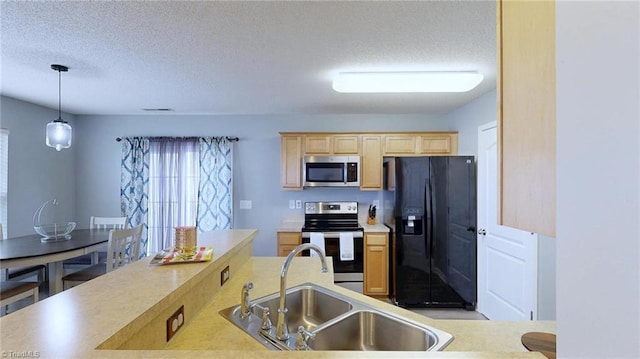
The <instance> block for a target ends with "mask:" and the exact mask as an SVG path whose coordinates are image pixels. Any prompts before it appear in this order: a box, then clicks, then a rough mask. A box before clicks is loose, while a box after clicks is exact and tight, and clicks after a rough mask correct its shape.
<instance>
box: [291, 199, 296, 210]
mask: <svg viewBox="0 0 640 359" xmlns="http://www.w3.org/2000/svg"><path fill="white" fill-rule="evenodd" d="M295 208H296V201H294V200H292V199H290V200H289V209H295Z"/></svg>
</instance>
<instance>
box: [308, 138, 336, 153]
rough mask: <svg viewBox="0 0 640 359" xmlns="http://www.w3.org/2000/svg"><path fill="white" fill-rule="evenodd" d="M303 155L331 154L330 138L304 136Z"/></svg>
mask: <svg viewBox="0 0 640 359" xmlns="http://www.w3.org/2000/svg"><path fill="white" fill-rule="evenodd" d="M304 153H305V154H306V155H329V154H331V136H328V135H306V136H305V137H304Z"/></svg>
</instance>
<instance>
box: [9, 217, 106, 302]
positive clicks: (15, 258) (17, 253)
mask: <svg viewBox="0 0 640 359" xmlns="http://www.w3.org/2000/svg"><path fill="white" fill-rule="evenodd" d="M109 232H110V230H108V229H76V230H74V231H72V232H71V233H70V237H69V238H60V239H56V240H55V241H43V237H42V236H41V235H39V234H32V235H26V236H20V237H13V238H7V239H6V240H2V241H0V269H4V268H13V267H22V266H33V265H40V264H44V265H46V266H47V269H48V277H49V278H48V280H49V295H54V294H56V293H59V292H61V291H62V277H63V275H64V273H63V271H64V268H63V265H62V262H63V261H64V260H66V259H69V258H73V257H77V256H81V255H85V254H91V253H94V252H97V251H100V250H103V251H106V248H107V243H108V241H109Z"/></svg>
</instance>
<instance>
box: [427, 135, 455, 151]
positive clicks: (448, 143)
mask: <svg viewBox="0 0 640 359" xmlns="http://www.w3.org/2000/svg"><path fill="white" fill-rule="evenodd" d="M454 137H455V141H454ZM454 146H455V149H454ZM457 152H458V141H457V136H453V135H449V134H442V135H421V136H419V137H418V154H420V155H455V154H456V153H457Z"/></svg>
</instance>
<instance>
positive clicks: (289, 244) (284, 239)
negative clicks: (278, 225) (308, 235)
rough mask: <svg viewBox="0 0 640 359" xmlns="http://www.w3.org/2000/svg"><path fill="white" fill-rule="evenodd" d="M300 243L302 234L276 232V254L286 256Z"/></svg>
mask: <svg viewBox="0 0 640 359" xmlns="http://www.w3.org/2000/svg"><path fill="white" fill-rule="evenodd" d="M300 243H302V235H301V233H298V232H278V248H277V252H278V256H279V257H286V256H288V255H289V253H290V252H291V251H293V250H294V249H295V248H296V247H297V246H298V245H300Z"/></svg>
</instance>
